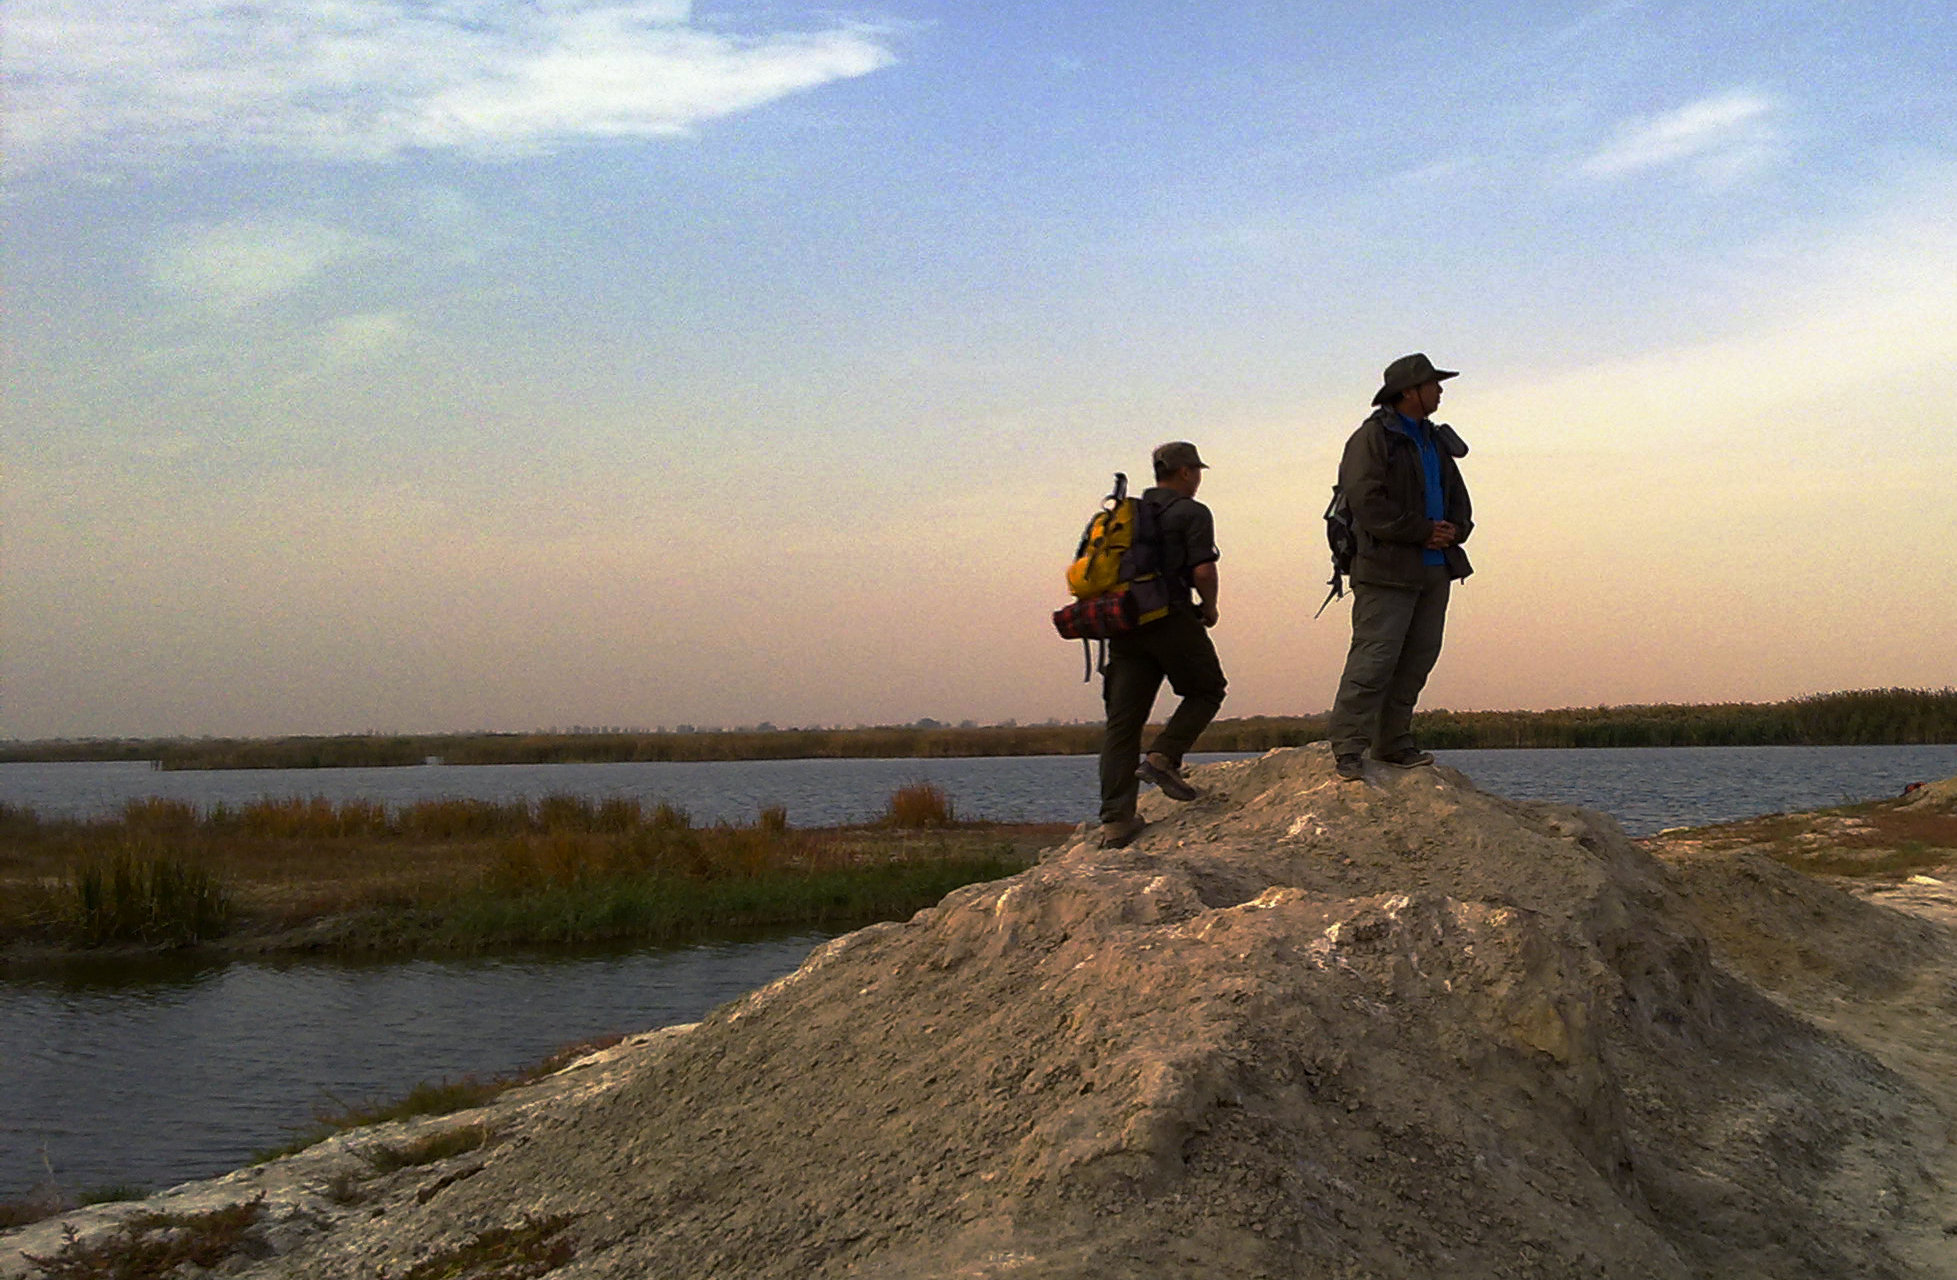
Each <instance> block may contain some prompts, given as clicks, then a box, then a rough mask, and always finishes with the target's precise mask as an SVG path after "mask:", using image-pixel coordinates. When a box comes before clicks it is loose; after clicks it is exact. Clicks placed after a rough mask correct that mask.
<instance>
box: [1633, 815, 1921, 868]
mask: <svg viewBox="0 0 1957 1280" xmlns="http://www.w3.org/2000/svg"><path fill="white" fill-rule="evenodd" d="M1649 843H1650V844H1651V845H1652V846H1653V847H1655V848H1659V849H1667V848H1669V849H1677V850H1690V851H1695V852H1705V853H1715V854H1716V853H1723V852H1733V851H1738V850H1742V849H1750V850H1759V851H1761V852H1763V853H1765V854H1766V855H1767V856H1768V857H1771V858H1773V859H1774V860H1775V861H1777V862H1780V863H1782V864H1783V865H1785V866H1789V867H1793V868H1794V869H1796V870H1798V871H1803V872H1806V873H1807V874H1809V875H1822V876H1844V877H1852V878H1865V879H1897V878H1902V877H1905V876H1909V875H1912V874H1915V873H1918V872H1929V871H1935V870H1936V869H1938V868H1943V867H1948V866H1950V865H1951V864H1952V863H1953V862H1957V814H1951V813H1943V812H1938V811H1936V810H1930V809H1908V808H1905V807H1904V801H1903V800H1900V799H1895V800H1875V801H1869V802H1866V803H1863V804H1853V805H1843V806H1841V807H1839V808H1834V809H1823V810H1819V811H1817V812H1814V813H1776V814H1768V815H1766V816H1764V817H1759V818H1747V819H1744V820H1742V821H1739V822H1728V823H1721V824H1719V825H1716V826H1711V827H1700V828H1696V829H1692V830H1686V831H1675V832H1668V833H1666V834H1665V835H1662V836H1657V837H1653V838H1652V839H1651V841H1649Z"/></svg>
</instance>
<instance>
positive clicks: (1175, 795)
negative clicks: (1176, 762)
mask: <svg viewBox="0 0 1957 1280" xmlns="http://www.w3.org/2000/svg"><path fill="white" fill-rule="evenodd" d="M1135 776H1136V777H1137V778H1140V779H1141V780H1142V781H1143V782H1153V783H1154V784H1155V785H1156V786H1158V787H1160V788H1162V794H1163V795H1165V796H1167V797H1169V799H1171V800H1194V799H1195V798H1196V788H1194V787H1192V786H1190V785H1189V783H1188V782H1186V781H1184V780H1183V776H1182V775H1181V774H1180V773H1178V772H1176V771H1175V770H1174V769H1164V768H1163V767H1162V766H1161V765H1159V764H1155V763H1152V762H1151V761H1150V760H1149V758H1148V757H1147V756H1143V757H1142V762H1141V764H1139V765H1137V766H1136V768H1135Z"/></svg>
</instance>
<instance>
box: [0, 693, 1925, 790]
mask: <svg viewBox="0 0 1957 1280" xmlns="http://www.w3.org/2000/svg"><path fill="white" fill-rule="evenodd" d="M1414 729H1415V733H1416V734H1417V736H1418V737H1419V739H1420V741H1421V743H1422V745H1424V746H1427V747H1430V748H1434V749H1439V750H1469V749H1491V748H1524V747H1707V746H1713V747H1738V746H1813V747H1821V746H1908V745H1919V744H1930V743H1951V742H1957V689H1950V688H1945V689H1938V690H1930V689H1863V690H1853V691H1847V692H1841V693H1826V694H1815V695H1812V696H1810V697H1804V698H1794V699H1790V700H1788V701H1785V702H1758V703H1749V702H1731V703H1709V704H1671V703H1661V704H1655V705H1649V706H1625V707H1575V708H1565V709H1560V710H1554V711H1459V712H1456V711H1426V712H1422V713H1420V714H1419V715H1418V716H1417V717H1416V718H1415V723H1414ZM1100 735H1101V727H1100V725H1098V724H1094V723H1086V724H1049V725H1018V724H1005V725H970V724H967V725H959V726H952V725H944V724H938V723H936V722H934V721H920V722H918V723H916V724H912V725H886V726H877V727H869V728H855V729H775V728H772V727H765V726H764V727H762V728H758V729H736V730H724V731H704V732H702V731H690V732H663V731H662V732H656V733H630V732H594V733H586V732H573V733H467V734H401V735H386V734H343V735H334V736H295V737H282V738H199V739H185V738H147V739H98V740H86V741H43V742H24V743H14V744H8V745H4V746H0V763H32V762H57V761H117V760H122V761H150V762H153V763H155V764H156V766H157V767H158V768H160V769H166V770H195V769H330V768H374V767H390V766H415V765H426V764H430V763H440V764H454V765H462V764H472V765H473V764H605V763H624V762H634V761H675V762H678V761H691V762H709V761H743V760H808V759H948V758H956V757H972V756H1044V755H1092V754H1094V753H1095V752H1097V751H1098V750H1099V749H1100ZM1325 736H1326V718H1325V716H1323V715H1311V716H1256V717H1249V718H1243V719H1231V720H1219V721H1217V722H1216V723H1215V724H1213V725H1211V726H1210V728H1209V730H1208V732H1206V733H1205V734H1204V735H1203V738H1202V740H1201V742H1200V743H1199V744H1198V747H1199V749H1200V750H1203V751H1267V750H1269V749H1271V748H1272V747H1293V746H1301V745H1303V744H1304V743H1307V742H1315V741H1319V740H1322V739H1323V738H1324V737H1325Z"/></svg>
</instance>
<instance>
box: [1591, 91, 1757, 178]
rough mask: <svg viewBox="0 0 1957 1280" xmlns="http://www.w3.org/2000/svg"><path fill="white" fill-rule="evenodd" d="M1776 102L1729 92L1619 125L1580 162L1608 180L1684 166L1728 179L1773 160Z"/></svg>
mask: <svg viewBox="0 0 1957 1280" xmlns="http://www.w3.org/2000/svg"><path fill="white" fill-rule="evenodd" d="M1779 111H1780V103H1779V102H1778V101H1777V100H1775V99H1773V98H1771V97H1768V96H1766V95H1764V94H1759V93H1755V92H1753V91H1752V90H1749V89H1734V90H1730V91H1728V92H1726V93H1722V94H1715V95H1714V96H1712V97H1709V98H1701V99H1700V100H1699V101H1697V102H1694V103H1690V104H1688V105H1686V106H1683V107H1680V108H1678V109H1677V110H1675V111H1667V112H1665V113H1663V114H1662V115H1656V116H1647V117H1644V118H1642V119H1639V120H1633V121H1630V122H1628V123H1626V124H1625V125H1623V126H1622V127H1621V128H1620V129H1619V130H1618V133H1617V137H1616V138H1614V139H1612V140H1611V142H1610V143H1609V144H1608V145H1606V146H1605V147H1604V148H1603V149H1601V150H1599V151H1598V152H1596V153H1595V154H1594V155H1592V156H1591V157H1590V158H1589V159H1587V160H1585V161H1584V162H1583V164H1582V172H1583V173H1584V174H1585V175H1586V176H1588V177H1592V178H1604V179H1613V178H1621V177H1623V176H1625V175H1626V174H1631V173H1637V172H1639V171H1641V170H1645V169H1657V168H1662V167H1664V166H1667V165H1677V164H1689V165H1691V166H1692V167H1693V169H1694V171H1695V172H1697V173H1698V174H1699V175H1700V176H1701V177H1703V178H1706V179H1708V180H1712V181H1715V182H1724V181H1730V180H1732V179H1733V178H1737V177H1740V176H1742V175H1744V174H1745V173H1748V172H1751V171H1752V170H1754V169H1756V168H1758V167H1760V165H1762V164H1764V163H1766V162H1768V161H1769V160H1771V159H1773V158H1774V157H1775V156H1776V155H1777V154H1778V153H1779V149H1780V135H1779V132H1778V130H1776V129H1775V128H1774V125H1773V117H1774V116H1775V115H1777V114H1778V113H1779Z"/></svg>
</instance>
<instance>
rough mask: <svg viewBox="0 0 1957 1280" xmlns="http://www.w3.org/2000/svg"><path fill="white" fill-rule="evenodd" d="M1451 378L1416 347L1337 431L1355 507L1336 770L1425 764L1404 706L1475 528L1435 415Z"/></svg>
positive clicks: (1451, 449) (1453, 455) (1416, 690)
mask: <svg viewBox="0 0 1957 1280" xmlns="http://www.w3.org/2000/svg"><path fill="white" fill-rule="evenodd" d="M1455 376H1457V375H1456V374H1455V372H1454V371H1453V370H1451V369H1436V368H1435V367H1434V364H1433V361H1431V360H1429V359H1428V358H1427V357H1426V356H1424V355H1421V354H1419V353H1415V354H1413V355H1410V356H1401V357H1400V358H1399V359H1398V360H1395V361H1394V362H1393V363H1392V364H1389V365H1387V366H1386V373H1385V376H1384V378H1383V379H1382V385H1381V387H1380V389H1379V394H1378V395H1376V396H1374V397H1373V404H1374V406H1375V408H1374V409H1373V413H1372V416H1371V417H1369V418H1367V419H1366V421H1365V422H1364V423H1362V424H1360V427H1359V429H1358V430H1357V431H1355V432H1353V433H1352V438H1351V439H1350V440H1348V441H1346V445H1345V456H1344V457H1343V458H1342V459H1341V460H1340V462H1339V488H1340V490H1341V492H1343V493H1344V494H1345V497H1346V501H1347V502H1348V503H1350V504H1351V507H1352V523H1353V528H1354V530H1355V532H1356V533H1357V534H1358V543H1359V545H1358V549H1357V551H1356V553H1355V554H1354V556H1353V561H1352V648H1351V649H1350V650H1349V651H1348V652H1347V654H1346V660H1345V674H1344V675H1343V676H1341V677H1340V679H1339V692H1338V696H1337V698H1336V699H1334V701H1333V703H1332V718H1331V736H1332V754H1333V758H1334V760H1335V761H1336V763H1337V766H1338V771H1339V776H1340V777H1341V778H1346V779H1355V780H1356V779H1359V778H1363V777H1365V756H1366V754H1367V752H1368V751H1369V750H1370V752H1371V754H1372V757H1373V759H1375V760H1378V761H1381V762H1383V763H1385V764H1389V765H1394V766H1397V767H1399V768H1402V769H1409V768H1413V767H1415V766H1417V765H1424V764H1432V763H1433V762H1434V757H1433V756H1432V755H1430V754H1429V753H1427V752H1425V751H1422V750H1420V749H1419V748H1418V747H1416V746H1415V745H1414V741H1413V708H1414V704H1415V703H1416V702H1417V701H1419V699H1420V690H1421V689H1422V688H1423V687H1424V686H1425V685H1426V683H1427V674H1428V672H1430V671H1432V670H1433V669H1434V661H1435V659H1437V658H1438V657H1440V652H1441V632H1442V629H1443V626H1444V625H1445V623H1446V621H1447V597H1448V591H1449V588H1450V587H1451V585H1452V584H1453V582H1454V580H1455V579H1456V578H1465V577H1467V576H1468V574H1470V573H1471V572H1473V570H1472V569H1471V568H1470V567H1469V564H1468V557H1467V553H1466V552H1464V551H1462V550H1461V544H1462V543H1463V542H1466V541H1467V539H1468V534H1469V532H1470V531H1471V530H1472V529H1473V528H1474V520H1473V515H1472V509H1471V508H1470V506H1469V504H1468V488H1467V486H1466V485H1465V484H1463V483H1462V481H1461V470H1460V468H1459V467H1458V466H1456V465H1455V460H1456V459H1457V458H1464V457H1466V456H1467V454H1468V446H1467V445H1465V444H1463V443H1462V441H1461V437H1460V436H1458V435H1456V434H1454V428H1452V427H1450V426H1448V425H1447V424H1446V423H1437V422H1435V421H1434V420H1433V417H1434V411H1435V410H1436V409H1438V408H1439V407H1440V403H1441V383H1442V382H1443V381H1445V380H1446V379H1448V378H1452V377H1455Z"/></svg>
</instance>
